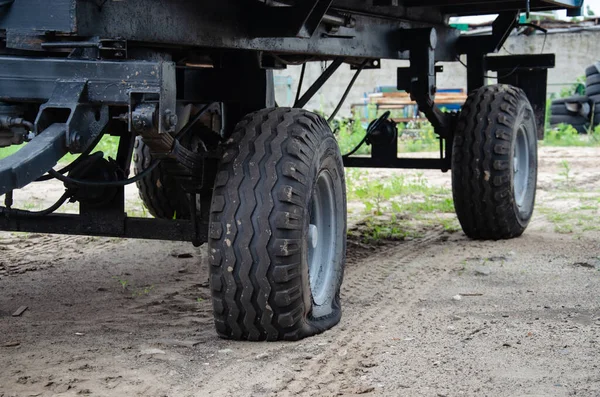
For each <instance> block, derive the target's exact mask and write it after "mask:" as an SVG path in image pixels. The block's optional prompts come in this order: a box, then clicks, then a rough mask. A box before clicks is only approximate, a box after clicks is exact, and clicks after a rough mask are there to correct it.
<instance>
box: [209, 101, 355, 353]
mask: <svg viewBox="0 0 600 397" xmlns="http://www.w3.org/2000/svg"><path fill="white" fill-rule="evenodd" d="M224 149H225V151H224V155H223V158H222V161H221V163H220V165H219V171H218V174H217V178H216V181H215V187H214V193H213V201H212V206H211V216H210V230H209V241H208V250H209V251H208V252H209V262H210V274H211V290H212V298H213V307H214V318H215V326H216V328H217V332H218V334H219V336H221V337H223V338H228V339H235V340H252V341H258V340H269V341H273V340H298V339H301V338H304V337H307V336H311V335H315V334H318V333H321V332H323V331H325V330H327V329H329V328H331V327H333V326H334V325H335V324H337V323H338V322H339V320H340V318H341V307H340V296H339V294H340V286H341V283H342V276H343V268H344V262H345V255H346V190H345V182H344V167H343V163H342V157H341V155H340V152H339V148H338V145H337V142H336V140H335V138H334V137H333V134H332V132H331V130H330V128H329V126H328V125H327V123H326V121H325V120H323V118H321V117H320V116H318V115H316V114H313V113H310V112H307V111H304V110H301V109H289V108H274V109H265V110H261V111H258V112H256V113H252V114H250V115H248V116H246V117H245V118H244V119H243V120H242V121H241V122H240V123H239V124H238V125H237V126H236V129H235V132H234V134H233V136H232V138H231V139H229V140H228V141H227V143H226V146H225V148H224ZM323 183H328V184H329V185H328V186H327V188H326V187H323V186H322V184H323ZM329 188H330V189H329ZM328 189H329V190H328ZM324 191H329V192H330V196H328V197H330V198H329V199H327V200H326V201H327V203H329V204H328V205H329V206H328V207H327V208H330V210H329V212H328V211H325V210H323V211H321V210H318V211H317V210H315V208H317V207H316V203H317V202H319V203H321V199H317V198H316V197H321V198H322V197H325V194H324V193H323V192H324ZM319 208H320V207H319ZM317 213H323V214H325V213H329V215H328V216H327V217H326V218H327V223H328V226H327V227H323V228H322V230H320V231H319V232H318V235H319V237H318V238H317V237H315V234H316V233H314V234H313V233H312V230H313V229H312V228H313V227H315V226H313V224H312V223H313V222H315V224H316V222H317V221H313V217H317V215H318V214H317ZM309 231H310V232H309ZM309 234H310V236H311V247H312V246H313V245H312V242H313V241H318V242H317V247H319V248H314V250H315V251H312V250H309V242H308V240H309ZM313 239H314V240H313ZM320 247H323V248H320ZM317 249H319V250H321V249H322V250H323V252H329V253H330V255H329V256H327V257H326V258H328V259H323V258H321V257H320V256H319V257H318V258H321V259H323V260H322V261H321V262H315V261H314V259H315V258H316V257H317V256H315V255H317V254H316V253H315V252H317V251H316V250H317ZM324 258H325V257H324ZM314 263H319V264H320V267H318V271H316V270H315V271H311V270H312V269H313V267H312V264H314ZM309 268H310V269H311V270H309ZM313 279H314V280H315V281H314V282H313ZM317 286H319V288H321V287H322V288H324V289H317V288H316V287H317ZM313 289H315V293H313ZM317 291H318V293H317Z"/></svg>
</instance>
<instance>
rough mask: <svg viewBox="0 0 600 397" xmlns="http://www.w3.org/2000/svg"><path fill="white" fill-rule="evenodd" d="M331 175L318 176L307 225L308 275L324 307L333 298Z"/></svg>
mask: <svg viewBox="0 0 600 397" xmlns="http://www.w3.org/2000/svg"><path fill="white" fill-rule="evenodd" d="M335 205H336V203H335V192H334V185H333V179H332V177H331V174H330V173H329V172H328V171H326V170H324V171H322V172H321V173H320V174H319V176H318V177H317V183H316V184H315V187H314V189H313V193H312V197H311V203H310V223H309V227H308V242H307V243H308V276H309V283H310V290H311V293H312V297H313V302H314V304H315V305H317V306H321V305H324V304H326V303H327V302H328V301H330V300H331V299H332V297H333V291H332V285H333V283H332V280H333V277H334V276H335V269H334V263H335V262H334V261H335V252H336V241H335V236H336V230H337V222H338V220H337V218H336V216H335Z"/></svg>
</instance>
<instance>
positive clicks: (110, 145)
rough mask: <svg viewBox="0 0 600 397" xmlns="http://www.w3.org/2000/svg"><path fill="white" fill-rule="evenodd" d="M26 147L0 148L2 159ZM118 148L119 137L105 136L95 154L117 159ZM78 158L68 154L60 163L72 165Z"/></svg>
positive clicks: (0, 157) (97, 146)
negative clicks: (102, 153)
mask: <svg viewBox="0 0 600 397" xmlns="http://www.w3.org/2000/svg"><path fill="white" fill-rule="evenodd" d="M25 145H26V144H23V145H14V146H9V147H5V148H0V159H3V158H6V157H8V156H10V155H12V154H14V153H16V152H18V151H19V150H20V149H21V148H22V147H24V146H25ZM118 148H119V137H116V136H110V135H104V136H103V137H102V139H101V140H100V142H98V145H96V148H95V149H94V152H99V151H102V152H104V157H106V158H108V157H112V158H116V157H117V151H118ZM78 156H79V155H78V154H70V153H68V154H67V155H65V156H64V157H63V158H62V159H61V160H60V163H70V162H72V161H73V160H75V159H76V158H77V157H78Z"/></svg>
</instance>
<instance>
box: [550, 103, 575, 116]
mask: <svg viewBox="0 0 600 397" xmlns="http://www.w3.org/2000/svg"><path fill="white" fill-rule="evenodd" d="M554 116H577V112H571V111H570V110H569V109H567V107H566V106H565V105H564V104H558V105H552V106H551V107H550V117H554Z"/></svg>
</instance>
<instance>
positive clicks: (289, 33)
mask: <svg viewBox="0 0 600 397" xmlns="http://www.w3.org/2000/svg"><path fill="white" fill-rule="evenodd" d="M280 1H282V3H279V4H276V5H278V6H277V7H271V6H269V4H271V3H273V2H275V3H277V1H275V0H269V1H268V2H263V3H260V2H258V1H250V0H248V1H244V2H241V1H239V0H221V1H219V2H214V1H208V0H207V1H197V0H178V1H168V0H128V1H126V2H113V1H109V2H104V1H102V2H94V1H84V0H55V1H52V2H50V1H49V2H40V1H39V0H20V1H16V2H14V3H10V4H8V5H7V6H5V7H0V106H1V105H2V102H6V103H23V104H26V105H28V106H29V107H30V108H31V109H33V110H34V111H35V112H37V114H38V116H37V117H36V119H35V126H36V130H37V131H38V132H42V133H41V134H40V135H39V137H36V138H34V140H33V141H32V142H31V143H29V144H28V148H27V150H26V151H27V152H28V155H27V156H24V155H23V154H24V153H25V152H20V153H19V154H17V155H16V156H12V157H11V158H9V159H5V160H0V194H2V193H6V192H9V191H11V190H12V189H15V188H20V187H22V186H24V185H25V184H27V183H28V182H30V181H32V180H34V179H36V178H37V177H39V176H40V175H41V174H43V173H44V172H46V171H47V170H48V167H50V166H52V165H53V164H55V163H56V161H57V160H58V159H59V158H60V157H61V156H62V155H63V154H64V153H66V152H67V151H71V152H73V153H81V152H84V151H85V149H86V148H87V147H88V146H89V145H91V144H92V142H93V141H94V140H96V139H97V138H98V136H100V135H101V134H103V133H105V132H106V131H107V130H110V132H111V134H115V135H118V136H120V144H119V151H118V155H117V159H116V161H115V164H116V165H114V167H116V168H117V169H119V170H120V173H121V174H122V175H121V177H123V178H124V177H126V175H127V173H128V170H129V166H130V163H131V153H132V151H133V144H134V140H135V137H136V135H141V136H142V137H143V138H144V141H145V142H146V143H147V145H148V146H149V147H150V149H151V151H152V153H153V155H154V156H155V157H156V158H159V159H165V160H164V161H168V162H171V163H172V165H173V167H172V166H171V165H170V166H169V169H171V168H174V169H176V170H177V171H176V172H177V175H178V177H181V178H182V179H181V181H182V183H183V184H184V185H185V188H186V191H187V192H188V193H189V195H190V196H189V197H190V200H189V201H190V203H193V204H192V205H191V208H190V213H191V214H196V216H193V215H192V217H191V219H190V220H159V219H141V218H129V217H127V215H126V214H125V211H124V189H123V188H122V187H113V188H106V189H107V190H106V192H107V194H109V193H110V197H109V199H107V200H105V201H102V202H101V203H99V202H94V201H86V199H85V198H86V197H87V196H86V195H85V190H82V192H83V193H82V192H80V193H79V194H80V196H79V197H80V198H81V200H80V202H81V205H80V214H79V215H66V214H56V215H47V216H43V217H33V216H28V215H26V214H22V213H18V212H14V211H13V212H11V211H5V212H3V214H0V229H1V230H10V231H31V232H44V233H60V234H84V235H99V236H117V237H131V238H150V239H167V240H182V241H192V242H194V244H201V243H202V242H204V241H206V238H207V234H208V227H209V226H208V222H207V213H208V212H207V206H209V205H210V199H209V197H204V198H203V201H202V208H196V204H195V203H196V200H193V198H194V197H196V195H198V194H200V193H201V192H203V193H204V194H205V193H206V192H207V191H208V190H207V186H206V185H207V183H206V182H207V180H208V179H210V177H206V175H205V174H204V173H206V172H209V171H210V170H209V168H211V167H213V168H214V166H213V165H206V164H212V163H210V161H211V160H210V157H211V156H213V157H214V156H215V155H216V154H217V153H209V152H206V153H193V152H191V151H189V150H188V149H186V148H184V147H183V146H182V145H180V144H179V143H178V142H177V139H175V138H174V133H175V128H176V126H177V124H178V120H177V114H176V109H177V104H178V103H195V104H201V103H211V102H219V103H221V109H222V111H221V116H222V122H221V131H220V134H221V136H222V137H224V138H226V137H227V136H228V135H229V134H230V133H231V131H232V130H233V126H234V125H235V124H236V123H237V122H238V121H239V120H240V119H241V118H242V117H243V116H244V115H245V114H247V113H249V112H251V111H254V110H258V109H261V108H265V107H270V106H274V104H275V103H274V95H273V86H272V79H271V73H272V71H271V70H266V69H265V67H268V66H269V65H270V66H271V67H285V64H286V63H298V62H300V63H303V62H308V61H313V60H331V61H333V62H332V64H331V65H330V66H329V67H328V68H327V70H326V71H325V72H324V73H323V75H322V76H320V77H319V78H318V79H317V80H316V81H315V82H314V83H313V84H312V86H311V87H309V88H308V90H306V92H304V94H303V95H302V96H299V98H298V100H297V102H296V104H295V106H297V107H302V106H304V105H305V104H306V103H307V102H308V101H309V100H310V98H312V97H313V96H314V95H315V93H316V92H317V91H318V90H319V89H320V88H321V87H322V86H323V84H324V83H325V82H326V81H327V80H328V79H329V78H330V77H331V76H332V75H333V73H334V72H335V71H336V70H337V69H338V68H339V67H340V66H341V65H342V63H349V64H351V65H352V66H358V65H361V66H360V67H361V68H362V67H377V66H371V65H375V62H376V63H377V65H378V64H379V62H378V60H379V59H407V60H410V63H411V66H410V67H409V68H400V69H399V70H398V87H399V88H400V89H404V90H406V91H408V92H410V94H411V96H412V98H413V99H414V100H415V101H416V102H417V103H418V105H419V107H420V109H421V110H422V111H423V112H424V113H425V114H426V116H427V118H428V119H429V120H430V121H431V122H432V124H433V126H434V128H435V132H436V133H437V134H438V135H439V136H440V158H438V159H401V158H397V153H396V150H395V142H396V139H397V137H394V136H392V137H391V138H393V142H392V143H393V144H392V145H390V144H389V142H387V144H384V143H382V142H377V141H373V142H372V143H373V151H372V153H373V155H372V157H369V158H367V157H347V158H345V159H344V163H345V165H346V166H348V167H385V168H418V169H440V170H442V171H447V170H449V169H450V168H451V155H452V153H451V148H452V140H453V132H454V128H455V127H454V125H455V120H456V116H455V115H452V114H444V113H442V112H441V111H439V109H438V108H437V107H436V105H435V91H436V66H435V63H436V62H438V61H456V60H457V59H458V57H459V55H460V54H466V55H467V67H468V73H467V75H468V88H469V90H472V89H475V88H478V87H480V86H482V85H483V84H484V83H485V73H486V71H487V70H493V71H498V73H499V76H500V77H499V81H500V82H502V83H509V84H513V85H516V86H519V87H521V88H523V89H524V90H525V92H526V93H527V95H528V96H529V97H530V99H531V102H532V104H533V106H534V109H535V111H536V116H537V117H538V124H540V123H543V114H542V113H541V109H543V107H542V106H543V105H542V99H544V100H545V80H546V74H547V71H546V69H547V68H548V67H552V66H553V59H549V58H548V57H524V56H521V57H512V58H511V57H488V56H487V54H489V53H493V52H496V51H497V50H498V49H499V48H501V46H502V45H503V43H504V41H505V40H506V38H507V37H508V35H509V33H510V32H511V31H512V29H513V28H514V27H515V25H516V23H517V18H518V15H519V11H518V10H519V9H520V8H521V7H522V6H523V4H521V3H522V2H516V1H508V2H506V1H496V0H493V1H489V2H476V3H474V2H473V1H472V0H458V1H446V2H444V1H438V0H425V1H413V0H406V1H397V0H377V2H376V4H375V5H374V6H373V7H367V6H366V3H367V2H364V1H362V0H306V1H302V2H298V4H296V5H294V6H290V7H288V6H285V5H286V4H285V3H287V0H280ZM564 3H565V2H559V1H544V0H531V1H528V2H527V4H528V5H529V9H531V10H536V9H553V8H562V7H564V6H565V4H564ZM568 3H572V4H570V6H571V9H577V7H578V6H581V4H580V1H579V0H573V1H571V2H568ZM271 5H272V4H271ZM32 9H35V10H36V12H31V11H32ZM473 12H477V13H481V12H489V13H495V12H500V15H499V17H498V18H497V20H496V21H495V22H494V24H493V32H492V33H491V34H490V35H485V36H476V37H475V36H473V37H471V36H461V35H460V34H459V32H458V31H456V30H454V29H452V28H450V27H449V26H448V25H447V16H448V14H463V15H466V14H470V13H473ZM50 13H51V14H52V15H53V18H52V19H50V18H47V15H49V14H50ZM265 20H268V21H272V22H273V23H265V22H264V21H265ZM172 21H177V23H175V24H174V23H173V22H172ZM2 32H4V34H2ZM206 59H209V60H210V63H211V65H210V66H211V67H209V68H206V67H203V65H202V64H203V63H204V61H205V60H206ZM115 112H116V113H115ZM65 114H66V115H67V116H65ZM90 126H93V128H90ZM50 131H55V133H54V134H50V133H49V132H50ZM25 154H27V153H25ZM206 162H209V163H206ZM171 163H169V164H171ZM104 166H107V165H106V164H105V165H104ZM213 171H214V170H213ZM197 173H200V174H201V175H196V174H197ZM209 174H210V172H209ZM213 177H214V175H213ZM207 178H208V179H207ZM208 182H210V181H208ZM208 184H209V183H208ZM88 193H89V192H88ZM92 193H93V192H92ZM81 194H83V195H81ZM9 196H11V195H9ZM92 196H93V194H92ZM76 197H78V196H76ZM201 197H202V194H201ZM8 201H9V202H10V200H8Z"/></svg>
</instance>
